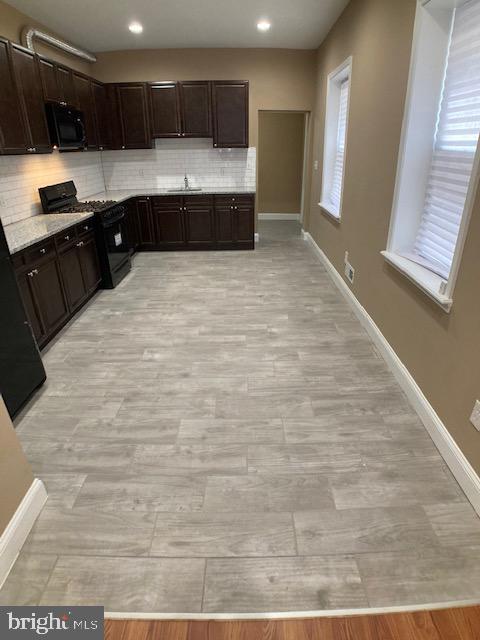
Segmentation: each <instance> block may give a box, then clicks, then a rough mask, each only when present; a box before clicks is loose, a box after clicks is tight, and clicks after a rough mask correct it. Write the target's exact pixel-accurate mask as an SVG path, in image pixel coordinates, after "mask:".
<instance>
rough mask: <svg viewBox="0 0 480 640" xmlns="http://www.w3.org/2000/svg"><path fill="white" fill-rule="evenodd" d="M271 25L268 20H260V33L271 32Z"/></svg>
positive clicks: (258, 26)
mask: <svg viewBox="0 0 480 640" xmlns="http://www.w3.org/2000/svg"><path fill="white" fill-rule="evenodd" d="M271 26H272V25H271V23H270V22H269V21H268V20H260V22H257V29H258V30H259V31H270V27H271Z"/></svg>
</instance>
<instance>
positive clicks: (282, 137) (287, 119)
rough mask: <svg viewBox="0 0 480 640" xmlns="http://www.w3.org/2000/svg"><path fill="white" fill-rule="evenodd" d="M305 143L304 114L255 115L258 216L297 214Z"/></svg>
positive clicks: (273, 112) (300, 196) (263, 112)
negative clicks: (260, 214)
mask: <svg viewBox="0 0 480 640" xmlns="http://www.w3.org/2000/svg"><path fill="white" fill-rule="evenodd" d="M304 141H305V115H304V114H303V113H293V112H281V113H280V112H275V111H260V113H259V114H258V152H257V157H258V184H257V198H258V204H257V206H258V211H259V213H300V209H301V204H302V175H303V150H304Z"/></svg>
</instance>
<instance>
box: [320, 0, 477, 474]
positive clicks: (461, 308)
mask: <svg viewBox="0 0 480 640" xmlns="http://www.w3.org/2000/svg"><path fill="white" fill-rule="evenodd" d="M414 15H415V0H401V2H400V1H399V0H352V1H351V3H350V5H349V6H348V7H347V9H346V10H345V12H344V14H343V15H342V17H341V18H340V20H339V21H338V22H337V24H336V25H335V27H334V29H333V30H332V32H331V33H330V35H329V36H328V38H327V40H326V41H325V42H324V43H323V44H322V46H321V48H320V49H319V52H318V80H317V84H318V93H317V111H316V121H315V142H314V156H313V157H314V158H318V160H320V163H319V171H318V172H315V173H314V174H313V176H312V198H311V208H310V219H309V230H310V231H311V233H312V235H313V237H314V238H315V240H316V242H317V243H318V244H319V246H320V247H321V248H322V249H323V250H324V251H325V253H326V254H327V256H328V258H329V259H330V260H331V261H332V263H333V264H334V265H335V267H336V268H337V270H338V271H339V272H341V273H342V271H343V269H342V267H343V256H344V252H345V250H348V251H349V253H350V259H351V262H352V264H353V266H354V267H355V268H356V273H355V284H354V285H353V287H352V288H353V292H354V293H355V295H356V296H357V298H358V299H359V301H360V302H361V304H362V305H363V306H364V307H365V308H366V310H367V311H368V313H369V314H370V315H371V316H372V317H373V319H374V321H375V322H376V323H377V325H378V326H379V327H380V329H381V331H382V332H383V334H384V335H385V336H386V338H387V340H388V341H389V342H390V344H391V345H392V347H393V348H394V349H395V351H396V352H397V354H398V355H399V357H400V358H401V360H402V361H403V362H404V363H405V365H406V366H407V368H408V369H409V371H410V372H411V374H412V375H413V376H414V378H415V380H416V381H417V383H418V384H419V385H420V387H421V389H422V391H423V392H424V393H425V395H426V396H427V398H428V400H429V401H430V402H431V404H432V405H433V407H434V408H435V410H436V411H437V412H438V414H439V415H440V417H441V419H442V420H443V422H444V423H445V425H446V426H447V428H448V430H449V431H450V433H451V434H452V436H453V437H454V439H455V440H456V442H457V444H458V445H459V446H460V448H461V449H462V451H463V453H464V454H465V455H466V456H467V458H468V459H469V460H470V462H471V463H472V465H473V466H474V467H475V469H476V471H477V472H480V433H478V431H476V430H475V428H474V427H473V426H472V425H471V424H470V422H469V416H470V414H471V411H472V408H473V405H474V402H475V399H476V398H480V296H479V295H478V293H479V282H480V251H479V246H480V197H478V198H477V202H476V206H475V208H474V212H473V216H472V220H471V223H470V229H469V233H468V239H467V243H466V246H465V250H464V253H463V259H462V264H461V269H460V274H459V278H458V283H457V286H456V290H455V293H454V305H453V309H452V311H451V313H450V314H447V313H445V312H444V311H442V310H441V309H440V308H439V307H438V306H437V305H436V304H435V303H434V302H432V301H430V300H429V299H428V298H427V297H426V296H425V295H424V294H423V293H421V292H420V291H419V290H418V289H417V288H416V287H415V286H414V285H412V284H411V283H410V282H409V281H407V280H406V278H404V277H403V276H402V275H400V274H399V273H398V272H397V271H395V270H394V269H393V268H391V267H389V266H388V265H387V264H385V262H384V260H383V258H382V256H381V255H380V251H381V250H383V249H385V248H386V243H387V234H388V227H389V222H390V213H391V209H392V199H393V191H394V185H395V172H396V166H397V157H398V149H399V142H400V134H401V126H402V118H403V109H404V102H405V96H406V88H407V79H408V70H409V61H410V52H411V45H412V36H413V25H414ZM350 55H353V74H352V94H351V110H350V122H349V129H348V143H347V144H348V146H347V156H346V172H345V191H344V204H343V213H342V221H341V223H340V224H336V223H334V222H331V221H330V220H329V219H327V217H326V216H325V215H324V214H322V213H321V212H320V209H319V207H318V205H317V204H316V203H317V202H318V200H319V194H320V183H321V181H320V176H321V168H322V167H321V153H322V137H323V120H324V116H325V108H324V105H325V97H326V96H325V89H326V76H327V75H328V73H329V72H330V71H332V70H333V69H335V68H336V67H337V66H338V65H339V64H340V63H342V62H343V61H344V60H345V59H346V58H347V57H348V56H350Z"/></svg>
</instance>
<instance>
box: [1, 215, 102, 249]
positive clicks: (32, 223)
mask: <svg viewBox="0 0 480 640" xmlns="http://www.w3.org/2000/svg"><path fill="white" fill-rule="evenodd" d="M93 216H94V214H93V213H92V212H91V211H88V212H85V213H49V214H48V215H44V214H41V215H38V216H32V217H31V218H27V219H26V220H20V222H14V223H13V224H8V225H6V226H5V227H4V231H5V236H6V238H7V243H8V247H9V249H10V253H17V252H18V251H21V250H22V249H26V248H27V247H30V246H31V245H32V244H35V243H36V242H40V240H45V239H46V238H49V237H50V236H54V235H55V234H56V233H59V232H60V231H62V230H63V229H67V228H68V227H71V226H72V225H74V224H77V223H78V222H82V221H83V220H88V218H93Z"/></svg>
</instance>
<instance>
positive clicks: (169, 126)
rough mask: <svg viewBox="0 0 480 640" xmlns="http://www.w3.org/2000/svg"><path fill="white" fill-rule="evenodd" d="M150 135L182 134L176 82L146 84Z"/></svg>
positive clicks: (167, 135)
mask: <svg viewBox="0 0 480 640" xmlns="http://www.w3.org/2000/svg"><path fill="white" fill-rule="evenodd" d="M148 91H149V96H150V109H151V122H152V135H153V137H154V138H177V137H180V136H181V135H182V125H181V117H180V97H179V89H178V85H177V83H176V82H153V83H151V84H149V86H148Z"/></svg>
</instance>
